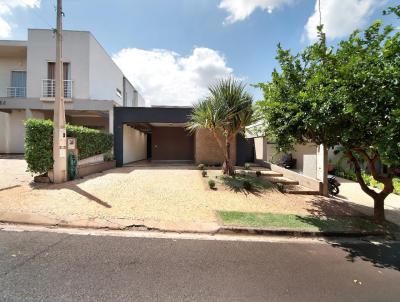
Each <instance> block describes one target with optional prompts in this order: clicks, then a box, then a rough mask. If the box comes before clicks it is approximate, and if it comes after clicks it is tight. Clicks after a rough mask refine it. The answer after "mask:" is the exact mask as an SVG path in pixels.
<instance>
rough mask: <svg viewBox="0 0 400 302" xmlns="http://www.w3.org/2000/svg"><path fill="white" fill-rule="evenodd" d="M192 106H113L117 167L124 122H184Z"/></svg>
mask: <svg viewBox="0 0 400 302" xmlns="http://www.w3.org/2000/svg"><path fill="white" fill-rule="evenodd" d="M191 112H192V108H179V107H170V108H168V107H165V108H157V107H115V108H114V153H115V159H116V161H117V167H122V165H123V157H124V154H123V137H124V135H123V125H124V124H126V123H186V122H187V121H188V120H189V116H190V114H191Z"/></svg>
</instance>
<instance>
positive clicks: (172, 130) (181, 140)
mask: <svg viewBox="0 0 400 302" xmlns="http://www.w3.org/2000/svg"><path fill="white" fill-rule="evenodd" d="M152 129H153V130H152V146H151V148H152V149H151V150H152V151H151V153H152V160H194V135H191V134H190V133H189V132H187V131H186V130H185V129H184V128H182V127H153V128H152Z"/></svg>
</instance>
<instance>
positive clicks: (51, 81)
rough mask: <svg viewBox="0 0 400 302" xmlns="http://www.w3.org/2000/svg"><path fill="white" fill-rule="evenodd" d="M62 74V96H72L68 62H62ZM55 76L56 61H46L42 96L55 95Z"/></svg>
mask: <svg viewBox="0 0 400 302" xmlns="http://www.w3.org/2000/svg"><path fill="white" fill-rule="evenodd" d="M63 74H64V75H63V76H64V97H65V98H72V82H71V80H70V79H71V71H70V64H69V63H66V62H64V63H63ZM55 78H56V63H55V62H48V63H47V79H45V80H43V97H50V98H54V97H55Z"/></svg>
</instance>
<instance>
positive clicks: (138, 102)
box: [136, 93, 147, 107]
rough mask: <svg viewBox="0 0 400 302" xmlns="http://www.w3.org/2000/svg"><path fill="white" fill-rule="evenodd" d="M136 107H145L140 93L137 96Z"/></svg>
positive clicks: (144, 101)
mask: <svg viewBox="0 0 400 302" xmlns="http://www.w3.org/2000/svg"><path fill="white" fill-rule="evenodd" d="M137 96H138V97H137V105H136V106H137V107H146V106H147V104H146V100H145V99H144V98H143V97H142V95H141V94H140V93H138V94H137Z"/></svg>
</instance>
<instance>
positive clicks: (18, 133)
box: [0, 110, 44, 153]
mask: <svg viewBox="0 0 400 302" xmlns="http://www.w3.org/2000/svg"><path fill="white" fill-rule="evenodd" d="M30 113H31V115H30ZM27 117H28V118H29V117H32V118H37V119H44V113H42V112H38V111H32V112H28V113H27V111H26V110H12V112H11V113H10V114H7V113H2V114H1V115H0V124H1V125H2V126H4V131H1V132H2V133H1V135H0V153H24V143H25V127H24V122H25V120H26V118H27Z"/></svg>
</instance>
